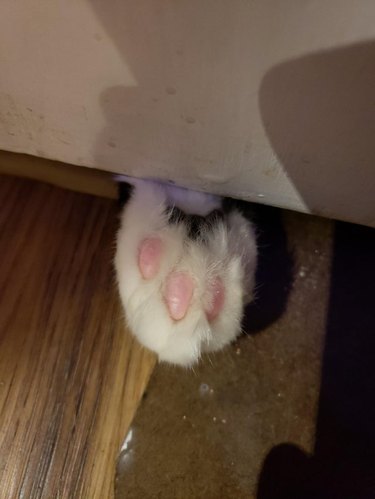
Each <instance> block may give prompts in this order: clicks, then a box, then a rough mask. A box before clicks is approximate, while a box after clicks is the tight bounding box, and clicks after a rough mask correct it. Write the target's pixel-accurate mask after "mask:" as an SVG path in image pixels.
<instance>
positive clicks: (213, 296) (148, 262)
mask: <svg viewBox="0 0 375 499" xmlns="http://www.w3.org/2000/svg"><path fill="white" fill-rule="evenodd" d="M162 257H163V243H162V240H161V239H160V238H158V237H148V238H146V239H143V240H142V241H141V243H140V245H139V248H138V267H139V270H140V273H141V275H142V277H143V279H145V280H149V279H153V278H154V277H155V276H156V275H157V274H158V272H159V269H160V263H161V259H162ZM196 279H197V276H193V275H191V274H190V273H189V272H186V271H185V272H184V271H179V270H172V271H171V272H170V273H169V274H168V276H167V278H166V280H165V283H164V286H163V290H162V297H163V301H164V303H165V306H166V309H167V310H168V314H169V316H170V318H171V319H173V320H175V321H178V320H181V319H183V318H184V317H185V316H186V314H187V312H188V309H189V307H190V304H191V300H192V298H193V293H194V287H195V283H194V281H195V280H196ZM206 294H207V295H208V296H207V300H206V305H204V306H203V309H204V313H205V315H206V317H207V320H208V321H213V320H215V319H216V317H217V316H218V315H219V313H220V311H221V310H222V308H223V304H224V299H225V291H224V286H223V282H222V280H221V278H220V277H219V276H215V277H214V278H213V279H212V280H211V282H210V283H208V285H207V289H206Z"/></svg>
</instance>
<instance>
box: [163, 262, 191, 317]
mask: <svg viewBox="0 0 375 499" xmlns="http://www.w3.org/2000/svg"><path fill="white" fill-rule="evenodd" d="M193 291H194V283H193V279H192V277H191V276H190V275H189V274H188V273H187V272H172V273H171V274H169V276H168V277H167V280H166V284H165V291H164V300H165V303H166V305H167V308H168V312H169V315H170V317H171V318H172V319H173V320H175V321H179V320H181V319H183V318H184V317H185V315H186V313H187V311H188V308H189V306H190V303H191V299H192V296H193Z"/></svg>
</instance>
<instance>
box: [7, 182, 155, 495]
mask: <svg viewBox="0 0 375 499" xmlns="http://www.w3.org/2000/svg"><path fill="white" fill-rule="evenodd" d="M0 200H1V209H0V490H1V497H4V498H5V497H6V498H16V497H23V498H31V499H33V498H48V499H50V498H69V499H70V498H87V499H91V498H100V499H105V498H111V497H113V488H114V487H113V485H114V473H115V464H116V457H117V454H118V451H119V448H120V446H121V443H122V440H123V438H124V436H125V434H126V431H127V428H128V426H129V424H130V421H131V419H132V417H133V415H134V412H135V409H136V407H137V404H138V401H139V399H140V397H141V395H142V393H143V390H144V388H145V386H146V384H147V381H148V379H149V376H150V373H151V371H152V368H153V366H154V362H155V360H154V357H153V356H152V355H151V354H150V353H148V352H146V351H144V350H143V349H142V348H141V347H139V345H138V344H137V343H136V342H135V341H134V340H133V338H132V337H131V336H130V334H129V333H128V332H127V331H126V330H125V327H124V324H123V318H122V311H121V306H120V304H119V301H118V298H117V290H116V287H115V279H114V272H113V267H112V258H113V250H114V234H115V230H116V224H117V219H116V218H117V217H116V206H115V203H114V202H112V201H110V200H105V199H101V198H96V197H93V196H89V195H83V194H77V193H73V192H69V191H65V190H62V189H58V188H55V187H52V186H48V185H45V184H41V183H36V182H32V181H28V180H20V179H16V178H12V177H0Z"/></svg>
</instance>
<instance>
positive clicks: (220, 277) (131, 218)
mask: <svg viewBox="0 0 375 499" xmlns="http://www.w3.org/2000/svg"><path fill="white" fill-rule="evenodd" d="M169 188H170V187H169ZM199 194H200V193H199ZM180 195H181V194H180V193H178V196H180ZM201 196H204V195H201ZM210 203H211V204H212V197H210ZM210 207H211V206H210ZM233 217H234V218H233ZM236 227H240V229H241V231H242V232H241V235H242V236H243V234H244V232H243V231H244V227H245V230H246V234H247V240H246V243H247V245H248V244H249V242H250V243H251V244H250V246H251V247H250V248H248V249H249V252H250V254H251V255H252V257H251V260H252V274H254V272H255V263H256V248H255V237H254V234H253V230H252V227H251V225H249V224H248V223H247V222H246V221H245V220H244V219H243V217H242V215H240V214H239V213H234V214H233V213H232V214H231V215H230V216H229V217H228V218H223V219H220V220H216V221H215V223H213V224H212V225H210V226H209V227H208V228H207V227H205V229H204V234H203V233H202V235H201V237H197V238H192V237H191V234H190V227H189V222H188V217H182V218H181V219H180V220H177V221H176V219H174V218H173V217H172V216H171V207H170V198H169V197H168V193H167V192H166V189H164V188H163V186H161V185H160V184H155V183H153V182H145V181H137V185H136V187H135V189H134V191H133V194H132V196H131V198H130V200H129V202H128V205H127V206H126V207H125V209H124V211H123V214H122V219H121V228H120V230H119V232H118V238H117V249H116V259H115V264H116V271H117V279H118V284H119V291H120V296H121V299H122V303H123V306H124V309H125V315H126V320H127V323H128V325H129V327H130V329H131V330H132V332H133V334H134V335H135V336H136V337H137V338H138V340H139V341H140V342H141V343H142V344H143V345H145V346H146V347H148V348H149V349H151V350H153V351H155V352H156V353H157V354H158V356H159V359H160V360H164V361H168V362H171V363H174V364H180V365H191V364H193V363H195V362H196V361H197V360H198V359H199V358H200V356H201V354H202V352H204V351H213V350H218V349H220V348H222V347H223V346H225V345H226V344H227V343H229V342H230V341H232V340H233V339H234V338H235V337H236V336H237V335H238V334H239V333H240V324H241V317H242V311H243V305H244V297H245V294H246V293H245V288H246V286H245V277H246V276H245V270H246V269H245V267H246V265H244V260H243V257H242V255H241V252H242V250H243V248H242V249H241V251H240V252H239V251H238V247H239V243H238V242H237V243H236V245H235V246H233V242H231V241H230V239H231V238H233V237H236V234H235V233H233V230H234V229H233V228H235V231H236V230H237V229H236ZM237 236H240V234H239V233H238V234H237ZM245 239H246V238H245ZM233 248H235V250H233ZM247 260H249V258H247ZM247 267H248V265H247ZM253 277H254V275H252V276H251V278H250V280H252V279H253ZM252 285H253V283H251V287H252Z"/></svg>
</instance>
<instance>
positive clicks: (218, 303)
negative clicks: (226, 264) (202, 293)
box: [205, 277, 225, 322]
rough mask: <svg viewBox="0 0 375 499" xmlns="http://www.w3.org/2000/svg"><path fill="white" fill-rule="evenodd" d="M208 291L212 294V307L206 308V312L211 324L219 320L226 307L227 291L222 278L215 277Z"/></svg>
mask: <svg viewBox="0 0 375 499" xmlns="http://www.w3.org/2000/svg"><path fill="white" fill-rule="evenodd" d="M207 291H208V293H209V294H210V305H209V307H208V308H206V310H205V312H206V317H207V320H208V321H209V322H211V321H213V320H215V319H216V318H217V316H218V315H219V313H220V312H221V310H222V308H223V306H224V301H225V291H224V285H223V282H222V280H221V279H220V277H215V278H214V279H213V280H212V282H211V283H210V284H209V286H208V289H207Z"/></svg>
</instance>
